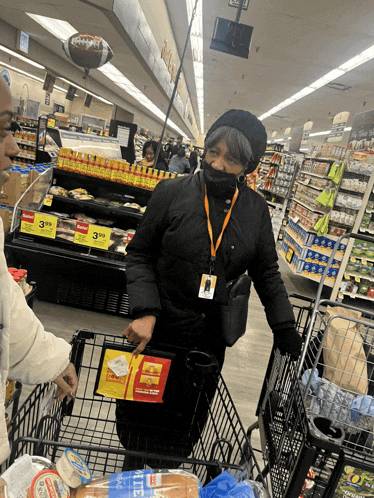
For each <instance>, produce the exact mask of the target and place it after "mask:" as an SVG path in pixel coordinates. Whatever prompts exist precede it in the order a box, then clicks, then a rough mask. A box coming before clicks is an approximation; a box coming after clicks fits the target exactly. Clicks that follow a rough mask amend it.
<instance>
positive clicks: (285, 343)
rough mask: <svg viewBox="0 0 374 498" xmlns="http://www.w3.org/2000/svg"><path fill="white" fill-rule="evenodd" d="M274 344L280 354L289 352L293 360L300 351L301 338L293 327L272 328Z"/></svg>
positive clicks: (297, 356)
mask: <svg viewBox="0 0 374 498" xmlns="http://www.w3.org/2000/svg"><path fill="white" fill-rule="evenodd" d="M273 333H274V345H275V346H276V347H277V348H278V349H279V351H280V354H281V355H283V356H284V355H286V354H287V353H289V354H290V355H291V358H292V359H293V360H297V359H298V358H299V356H300V353H301V346H302V343H303V341H302V339H301V337H300V334H299V333H298V332H297V330H296V329H295V327H289V328H286V329H280V330H274V331H273Z"/></svg>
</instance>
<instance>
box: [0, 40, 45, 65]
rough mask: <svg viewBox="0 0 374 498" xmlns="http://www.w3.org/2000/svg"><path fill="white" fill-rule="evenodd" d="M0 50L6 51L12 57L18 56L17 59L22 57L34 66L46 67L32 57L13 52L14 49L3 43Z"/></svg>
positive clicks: (22, 59)
mask: <svg viewBox="0 0 374 498" xmlns="http://www.w3.org/2000/svg"><path fill="white" fill-rule="evenodd" d="M0 50H1V51H2V52H6V53H7V54H9V55H11V56H12V57H17V59H20V60H21V61H23V62H27V64H31V65H32V66H35V67H38V68H39V69H45V67H44V66H42V65H41V64H38V63H37V62H34V61H32V60H31V59H28V58H27V57H24V56H23V55H20V54H17V52H13V50H10V49H9V48H7V47H4V46H3V45H0Z"/></svg>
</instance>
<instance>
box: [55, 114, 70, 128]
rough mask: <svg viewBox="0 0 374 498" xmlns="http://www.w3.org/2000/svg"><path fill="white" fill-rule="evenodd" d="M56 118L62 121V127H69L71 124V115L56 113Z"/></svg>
mask: <svg viewBox="0 0 374 498" xmlns="http://www.w3.org/2000/svg"><path fill="white" fill-rule="evenodd" d="M55 117H56V119H58V120H59V121H60V125H61V126H68V125H69V123H70V119H69V114H63V113H62V112H55Z"/></svg>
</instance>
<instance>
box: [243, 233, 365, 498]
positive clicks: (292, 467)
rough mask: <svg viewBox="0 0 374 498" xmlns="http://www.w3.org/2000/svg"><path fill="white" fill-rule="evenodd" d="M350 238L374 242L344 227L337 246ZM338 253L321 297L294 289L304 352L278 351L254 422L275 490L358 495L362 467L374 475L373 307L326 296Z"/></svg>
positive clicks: (277, 495)
mask: <svg viewBox="0 0 374 498" xmlns="http://www.w3.org/2000/svg"><path fill="white" fill-rule="evenodd" d="M344 238H354V239H362V240H364V241H367V242H371V243H373V242H374V239H373V238H372V237H366V236H362V235H356V234H346V235H344V236H342V237H341V238H340V239H339V240H338V242H337V243H336V245H335V248H337V247H338V245H339V244H340V242H341V240H343V239H344ZM335 253H336V249H335V250H334V251H333V253H332V254H331V256H330V259H329V263H328V266H327V267H326V270H325V272H324V274H323V275H322V278H321V282H320V284H319V287H318V291H317V296H316V298H315V299H309V298H304V297H302V296H299V295H293V296H290V299H291V301H292V304H293V307H294V313H295V319H296V322H297V328H298V331H299V332H300V335H301V336H302V337H303V340H304V347H303V352H302V356H301V358H300V360H299V362H297V363H295V362H293V361H292V360H291V359H290V358H289V357H284V356H281V355H280V354H279V351H277V350H273V351H272V354H271V358H270V361H269V365H268V368H267V372H266V376H265V381H264V384H263V388H262V392H261V395H260V400H259V404H258V408H257V417H258V422H257V423H256V424H254V425H253V426H251V427H250V428H249V430H248V435H249V436H250V435H251V432H252V431H253V430H254V429H255V428H259V429H260V434H261V437H262V450H263V455H264V459H265V462H266V466H265V470H264V471H263V473H264V475H265V474H266V473H267V472H269V473H270V478H271V488H272V494H273V497H274V498H286V497H287V498H294V497H295V498H296V497H297V498H298V497H299V496H308V497H321V498H322V497H323V498H327V497H331V496H336V497H337V496H339V497H340V496H356V495H355V494H354V493H358V492H359V491H358V490H359V489H360V486H362V485H363V484H362V483H363V478H362V477H360V476H361V474H362V473H365V472H366V474H365V476H366V480H367V481H368V476H370V477H371V473H373V476H374V442H373V435H374V399H373V396H374V313H371V312H370V311H365V310H362V309H359V308H355V307H353V306H350V305H347V304H344V303H339V302H335V301H330V300H321V293H322V287H323V283H324V279H325V276H326V275H327V272H328V269H329V264H330V262H331V261H332V260H333V259H334V257H335ZM368 482H369V481H368ZM305 486H307V489H306V490H304V491H303V488H304V487H305ZM368 486H369V488H370V486H371V484H368ZM369 488H367V490H366V491H365V493H367V492H368V489H369ZM303 492H305V495H304V494H302V493H303ZM350 493H351V494H350ZM359 496H361V495H359ZM362 496H364V495H362ZM365 496H366V494H365Z"/></svg>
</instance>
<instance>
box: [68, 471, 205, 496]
mask: <svg viewBox="0 0 374 498" xmlns="http://www.w3.org/2000/svg"><path fill="white" fill-rule="evenodd" d="M123 496H127V497H129V498H137V497H139V498H141V497H142V496H147V497H150V496H155V497H157V498H199V480H198V478H197V477H196V476H194V475H193V474H189V473H188V472H184V471H183V470H169V471H168V470H162V471H153V470H134V471H131V472H121V473H118V474H112V475H110V476H104V477H102V478H99V479H93V480H92V481H91V482H89V483H87V484H83V485H82V486H79V487H78V488H76V489H74V490H72V493H71V498H120V497H123Z"/></svg>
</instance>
